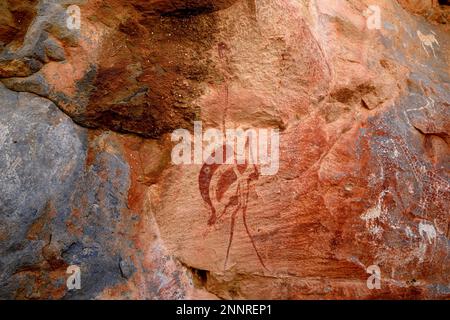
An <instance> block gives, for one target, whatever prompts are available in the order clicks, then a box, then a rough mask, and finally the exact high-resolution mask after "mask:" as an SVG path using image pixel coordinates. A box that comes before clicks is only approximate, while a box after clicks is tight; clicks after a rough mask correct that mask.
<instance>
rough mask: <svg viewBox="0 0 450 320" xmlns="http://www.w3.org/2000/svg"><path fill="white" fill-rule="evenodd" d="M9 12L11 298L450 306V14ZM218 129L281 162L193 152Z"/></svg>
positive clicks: (399, 5)
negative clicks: (191, 157) (186, 153)
mask: <svg viewBox="0 0 450 320" xmlns="http://www.w3.org/2000/svg"><path fill="white" fill-rule="evenodd" d="M74 5H75V7H74ZM77 8H78V9H79V11H77ZM77 12H78V13H79V17H80V21H79V24H78V25H77V19H78V17H77ZM0 13H1V14H0V41H1V42H0V49H1V52H0V81H1V84H0V111H1V114H2V116H1V117H0V150H1V153H0V159H1V161H0V166H1V172H2V174H1V175H0V239H1V242H0V298H2V299H12V298H17V299H60V298H65V299H80V298H81V299H110V298H115V299H199V298H207V299H216V298H225V299H305V298H307V299H310V298H325V299H343V298H356V299H367V298H370V299H377V298H394V299H411V298H420V299H448V298H450V261H449V250H450V245H449V244H450V243H449V235H450V231H449V229H450V219H449V218H450V215H449V212H450V210H449V209H450V184H449V183H450V179H449V174H450V171H449V170H450V166H449V164H450V161H449V160H450V153H449V142H450V141H449V134H450V122H449V119H450V117H449V116H450V108H449V106H450V87H449V85H450V76H449V64H450V55H449V53H450V48H449V45H450V41H449V40H450V36H449V32H448V31H449V29H448V13H449V8H448V6H445V5H442V3H439V2H438V1H431V0H429V1H425V0H424V1H407V0H398V1H382V0H371V1H364V0H360V1H356V0H355V1H325V0H311V1H296V0H256V1H255V0H201V1H175V0H152V1H142V0H132V1H119V0H112V1H103V0H92V1H53V0H46V1H45V0H41V1H25V0H8V1H6V2H4V3H2V4H0ZM378 13H379V15H377V14H378ZM196 121H201V123H202V125H203V129H206V128H217V129H219V130H221V131H222V130H226V129H229V128H240V129H244V130H245V129H249V128H271V129H278V130H279V132H280V144H279V168H278V171H277V172H276V174H275V175H266V176H264V175H262V174H261V168H260V166H259V165H255V166H251V165H249V164H248V163H246V164H244V165H242V164H241V165H233V164H223V165H206V164H203V163H195V164H185V165H176V164H174V163H173V161H171V153H172V149H173V147H174V145H175V143H174V142H172V141H171V133H172V132H173V131H174V130H176V129H188V130H190V131H192V130H193V128H194V122H196ZM196 123H198V122H196ZM215 152H217V150H216V151H215ZM73 265H76V266H78V267H79V268H80V271H81V289H79V290H68V288H67V286H66V280H67V277H68V276H69V275H68V274H66V270H67V268H68V267H69V266H73ZM374 267H375V269H377V270H379V271H380V277H381V280H380V287H379V288H374V289H370V288H369V286H368V282H367V280H368V278H369V277H370V274H369V273H368V271H367V270H368V269H369V270H373V268H374Z"/></svg>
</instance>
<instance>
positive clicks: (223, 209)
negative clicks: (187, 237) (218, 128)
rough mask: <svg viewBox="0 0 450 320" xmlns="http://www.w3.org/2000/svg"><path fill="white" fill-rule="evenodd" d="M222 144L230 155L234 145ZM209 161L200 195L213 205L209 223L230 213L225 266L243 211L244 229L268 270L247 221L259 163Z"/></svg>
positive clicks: (210, 206)
mask: <svg viewBox="0 0 450 320" xmlns="http://www.w3.org/2000/svg"><path fill="white" fill-rule="evenodd" d="M222 148H223V154H224V155H229V154H230V150H231V153H232V152H233V149H232V148H231V147H230V146H229V145H223V147H222ZM216 150H217V149H216ZM211 157H215V152H213V153H212V154H211ZM207 163H208V162H207ZM207 163H205V164H204V165H203V167H202V168H201V170H200V174H199V178H198V179H199V189H200V193H201V196H202V198H203V201H204V202H205V203H206V205H207V206H208V207H209V209H210V217H209V221H208V225H209V226H213V225H215V224H217V223H218V222H219V221H220V220H221V219H223V218H224V217H225V216H228V215H229V216H230V217H231V222H230V234H229V240H228V246H227V252H226V256H225V262H224V270H225V269H226V267H227V263H228V258H229V256H230V249H231V244H232V242H233V236H234V230H235V224H236V220H237V218H238V215H239V213H241V216H242V220H243V224H244V227H245V231H246V233H247V235H248V237H249V239H250V242H251V244H252V246H253V249H254V250H255V253H256V256H257V257H258V260H259V262H260V263H261V265H262V266H263V267H264V269H266V270H267V268H266V266H265V264H264V261H263V259H262V257H261V255H260V253H259V251H258V249H257V247H256V244H255V242H254V240H253V236H252V234H251V232H250V229H249V227H248V224H247V206H248V197H249V193H250V185H251V183H252V182H253V181H255V180H257V179H258V178H259V171H258V168H257V167H256V165H254V164H250V163H248V161H247V162H245V163H244V164H237V163H234V164H226V163H224V164H214V163H213V164H207Z"/></svg>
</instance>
